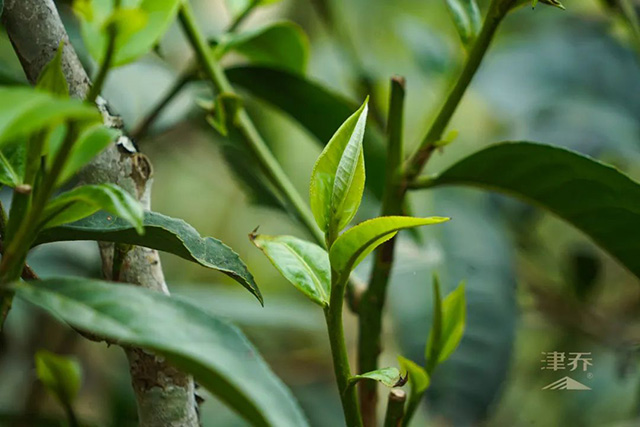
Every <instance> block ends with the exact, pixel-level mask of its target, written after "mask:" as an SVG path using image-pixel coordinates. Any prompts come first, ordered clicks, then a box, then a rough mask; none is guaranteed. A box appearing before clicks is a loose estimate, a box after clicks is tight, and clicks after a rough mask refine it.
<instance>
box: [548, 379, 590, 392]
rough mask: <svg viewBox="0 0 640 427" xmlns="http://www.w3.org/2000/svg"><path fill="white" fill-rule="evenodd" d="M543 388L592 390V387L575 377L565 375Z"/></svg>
mask: <svg viewBox="0 0 640 427" xmlns="http://www.w3.org/2000/svg"><path fill="white" fill-rule="evenodd" d="M542 389H543V390H591V387H587V386H586V385H584V384H582V383H579V382H578V381H576V380H574V379H573V378H569V377H564V378H560V379H559V380H558V381H554V382H552V383H551V384H549V385H546V386H544V387H542Z"/></svg>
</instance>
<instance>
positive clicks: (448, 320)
mask: <svg viewBox="0 0 640 427" xmlns="http://www.w3.org/2000/svg"><path fill="white" fill-rule="evenodd" d="M466 317H467V307H466V298H465V293H464V283H460V284H459V285H458V287H457V288H456V289H455V290H454V291H453V292H451V293H450V294H449V295H447V297H446V298H445V299H444V301H442V335H441V342H442V344H441V346H440V347H441V350H440V356H439V358H438V363H442V362H444V361H445V360H447V359H448V358H449V356H451V354H452V353H453V352H454V351H455V350H456V348H457V347H458V344H460V340H462V335H463V334H464V328H465V321H466Z"/></svg>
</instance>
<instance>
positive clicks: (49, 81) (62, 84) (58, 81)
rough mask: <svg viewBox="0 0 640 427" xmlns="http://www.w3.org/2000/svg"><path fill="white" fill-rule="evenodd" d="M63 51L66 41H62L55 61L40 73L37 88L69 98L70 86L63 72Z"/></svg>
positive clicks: (54, 58) (49, 63)
mask: <svg viewBox="0 0 640 427" xmlns="http://www.w3.org/2000/svg"><path fill="white" fill-rule="evenodd" d="M63 49H64V41H61V42H60V45H59V46H58V50H57V51H56V54H55V56H54V57H53V59H52V60H51V61H49V62H48V63H47V65H45V66H44V68H43V69H42V71H41V72H40V76H38V82H37V83H36V88H38V89H41V90H44V91H46V92H49V93H52V94H54V95H57V96H60V97H63V98H64V97H67V96H69V85H68V84H67V79H66V78H65V76H64V72H63V71H62V52H63Z"/></svg>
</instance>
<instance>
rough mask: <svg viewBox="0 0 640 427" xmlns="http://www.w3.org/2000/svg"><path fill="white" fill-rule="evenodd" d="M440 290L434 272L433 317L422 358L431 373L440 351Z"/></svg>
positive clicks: (436, 364) (441, 333) (438, 281)
mask: <svg viewBox="0 0 640 427" xmlns="http://www.w3.org/2000/svg"><path fill="white" fill-rule="evenodd" d="M442 318H443V313H442V292H441V290H440V279H439V278H438V276H437V275H436V274H434V275H433V317H432V319H431V328H430V330H429V338H428V339H427V345H426V347H425V349H424V358H425V360H426V361H427V364H426V370H427V373H433V370H434V369H435V368H436V366H438V363H439V361H440V353H441V351H442V335H443V332H442V329H443V327H442V323H443V320H442Z"/></svg>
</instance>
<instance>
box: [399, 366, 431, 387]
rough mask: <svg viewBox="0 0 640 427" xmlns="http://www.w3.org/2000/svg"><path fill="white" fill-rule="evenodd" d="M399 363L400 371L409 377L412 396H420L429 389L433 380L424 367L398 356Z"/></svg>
mask: <svg viewBox="0 0 640 427" xmlns="http://www.w3.org/2000/svg"><path fill="white" fill-rule="evenodd" d="M398 363H399V364H400V369H401V370H402V371H404V372H406V373H407V374H408V375H409V384H410V385H411V393H412V396H413V395H414V394H415V395H418V396H419V395H421V394H422V393H424V391H425V390H426V389H427V388H429V382H430V381H431V380H430V378H429V374H427V371H425V369H424V368H423V367H422V366H420V365H418V364H417V363H415V362H414V361H413V360H410V359H407V358H405V357H402V356H398Z"/></svg>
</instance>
